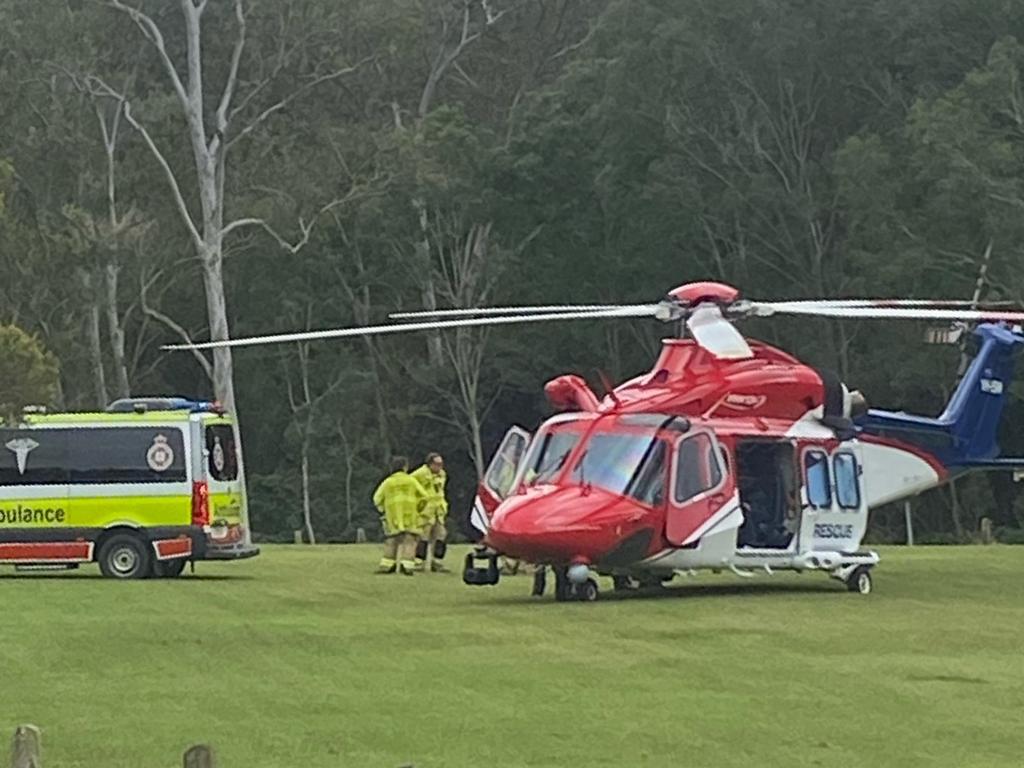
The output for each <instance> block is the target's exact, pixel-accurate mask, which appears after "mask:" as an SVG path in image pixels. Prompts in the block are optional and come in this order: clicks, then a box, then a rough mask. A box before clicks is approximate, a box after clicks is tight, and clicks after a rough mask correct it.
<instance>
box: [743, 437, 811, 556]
mask: <svg viewBox="0 0 1024 768" xmlns="http://www.w3.org/2000/svg"><path fill="white" fill-rule="evenodd" d="M796 468H797V462H796V446H795V445H794V444H793V443H792V442H791V441H789V440H765V439H754V440H739V441H738V442H737V444H736V474H737V475H738V479H737V481H736V483H737V486H738V487H739V492H740V503H741V504H742V505H743V518H744V520H743V525H742V526H740V530H739V535H738V536H737V539H736V546H737V547H739V548H740V549H743V548H749V549H771V550H785V549H788V548H789V547H790V545H791V544H792V542H793V539H794V538H795V536H796V533H797V529H798V526H799V521H798V518H799V512H800V510H799V504H798V503H797V499H798V497H797V493H796V491H797V488H798V487H799V482H800V481H799V478H798V475H797V471H796Z"/></svg>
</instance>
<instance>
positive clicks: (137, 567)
mask: <svg viewBox="0 0 1024 768" xmlns="http://www.w3.org/2000/svg"><path fill="white" fill-rule="evenodd" d="M97 559H98V560H99V564H100V571H101V572H102V573H103V575H104V576H107V577H108V578H112V579H144V578H146V576H148V575H149V574H150V569H151V567H152V566H151V560H152V555H151V554H150V551H149V547H148V546H147V545H146V543H145V542H144V541H143V540H142V539H141V538H139V537H138V536H136V535H135V534H133V533H115V534H114V535H113V536H111V537H110V538H108V539H107V540H106V541H104V542H103V544H102V546H100V554H99V557H98V558H97Z"/></svg>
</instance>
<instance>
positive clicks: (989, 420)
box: [856, 324, 1024, 480]
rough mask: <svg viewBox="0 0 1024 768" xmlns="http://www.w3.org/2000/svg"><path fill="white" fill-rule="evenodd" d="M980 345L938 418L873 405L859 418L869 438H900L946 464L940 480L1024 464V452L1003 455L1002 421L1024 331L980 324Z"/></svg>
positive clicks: (925, 455)
mask: <svg viewBox="0 0 1024 768" xmlns="http://www.w3.org/2000/svg"><path fill="white" fill-rule="evenodd" d="M974 333H975V335H976V336H977V337H978V339H979V341H980V345H979V350H978V353H977V355H976V356H975V358H974V359H973V360H972V361H971V364H970V366H969V367H968V368H967V371H966V372H965V373H964V375H963V378H962V379H961V380H960V383H959V384H958V386H957V388H956V391H955V392H954V393H953V396H952V397H951V398H950V401H949V404H948V405H947V406H946V409H945V410H944V411H943V413H942V414H941V415H940V416H938V417H937V418H928V417H924V416H915V415H911V414H907V413H904V412H902V411H900V412H893V411H881V410H874V409H872V410H869V411H868V412H867V413H866V414H864V415H862V416H860V417H859V418H858V419H857V420H856V423H857V426H858V427H860V429H861V432H862V433H863V434H864V436H865V439H866V440H867V441H868V442H871V438H872V437H875V438H877V439H878V440H879V441H886V442H891V443H894V444H896V443H898V444H902V445H905V446H907V447H908V448H911V449H913V451H914V453H917V454H919V455H921V456H923V457H927V458H928V459H930V460H933V461H934V463H935V464H938V465H941V468H942V469H944V470H945V471H944V472H942V473H941V475H940V478H939V479H940V480H944V479H947V478H948V477H950V476H955V475H958V474H962V473H963V472H967V471H971V470H977V469H1015V470H1019V469H1022V468H1024V457H1021V458H1009V457H1001V456H1000V455H999V454H1000V448H999V441H998V434H999V423H1000V420H1001V418H1002V414H1003V409H1004V407H1005V404H1006V396H1007V391H1008V389H1009V387H1010V383H1011V381H1012V379H1013V368H1014V362H1015V358H1016V353H1017V352H1018V350H1019V348H1020V346H1021V345H1022V344H1024V335H1021V334H1020V333H1019V332H1015V331H1014V330H1010V329H1009V328H1007V327H1005V326H1002V325H993V324H983V325H979V326H978V327H977V328H976V329H975V331H974Z"/></svg>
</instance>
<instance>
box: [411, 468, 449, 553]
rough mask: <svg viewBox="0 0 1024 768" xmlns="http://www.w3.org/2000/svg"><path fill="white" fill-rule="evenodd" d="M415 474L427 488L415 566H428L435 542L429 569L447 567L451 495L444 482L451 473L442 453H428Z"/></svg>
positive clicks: (413, 474)
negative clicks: (449, 499) (447, 492)
mask: <svg viewBox="0 0 1024 768" xmlns="http://www.w3.org/2000/svg"><path fill="white" fill-rule="evenodd" d="M412 476H413V477H414V478H416V479H417V480H418V481H419V483H420V485H422V486H423V488H424V490H426V492H427V503H426V504H424V505H423V512H422V514H421V517H420V540H419V542H418V543H417V544H416V567H417V568H418V569H423V568H424V567H425V566H426V561H427V555H428V554H429V552H430V545H431V544H433V549H434V558H433V560H431V562H430V570H432V571H445V570H447V569H446V568H445V567H444V554H445V550H446V549H447V548H448V545H447V543H446V542H447V539H448V530H447V529H446V528H445V521H446V520H447V518H448V499H447V498H446V497H445V484H446V483H447V482H448V475H447V474H446V473H445V471H444V459H443V458H442V457H441V454H439V453H428V454H427V459H426V461H425V462H424V463H423V466H421V467H419V468H418V469H416V470H415V471H414V472H413V473H412Z"/></svg>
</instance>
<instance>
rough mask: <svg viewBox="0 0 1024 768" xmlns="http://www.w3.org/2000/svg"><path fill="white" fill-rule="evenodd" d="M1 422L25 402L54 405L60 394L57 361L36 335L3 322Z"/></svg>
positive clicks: (0, 339) (0, 342)
mask: <svg viewBox="0 0 1024 768" xmlns="http://www.w3.org/2000/svg"><path fill="white" fill-rule="evenodd" d="M0 360H3V361H4V362H3V365H4V373H3V379H2V380H0V423H2V422H3V421H4V420H9V419H13V418H14V417H16V416H18V415H20V414H21V412H22V410H23V409H24V408H25V407H26V406H42V407H46V406H49V405H52V404H53V402H54V401H55V400H56V398H57V389H58V386H59V380H58V375H57V361H56V360H55V359H54V357H53V355H51V354H50V353H49V352H47V351H46V350H45V349H43V346H42V345H41V344H40V343H39V340H38V339H34V338H32V337H31V336H29V335H28V334H27V333H25V332H24V331H23V330H21V329H20V328H16V327H14V326H13V325H0Z"/></svg>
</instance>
